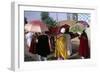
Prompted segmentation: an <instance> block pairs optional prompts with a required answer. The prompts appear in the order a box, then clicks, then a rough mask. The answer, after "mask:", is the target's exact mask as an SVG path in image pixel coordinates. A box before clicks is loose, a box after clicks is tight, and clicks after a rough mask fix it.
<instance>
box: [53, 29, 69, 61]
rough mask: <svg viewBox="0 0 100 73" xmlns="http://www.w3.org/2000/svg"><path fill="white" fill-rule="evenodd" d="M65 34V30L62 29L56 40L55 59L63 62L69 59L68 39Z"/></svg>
mask: <svg viewBox="0 0 100 73" xmlns="http://www.w3.org/2000/svg"><path fill="white" fill-rule="evenodd" d="M64 33H65V28H61V30H60V33H59V34H58V35H57V36H56V38H55V57H56V58H57V59H63V60H65V59H67V58H68V49H67V42H66V40H67V37H66V34H64Z"/></svg>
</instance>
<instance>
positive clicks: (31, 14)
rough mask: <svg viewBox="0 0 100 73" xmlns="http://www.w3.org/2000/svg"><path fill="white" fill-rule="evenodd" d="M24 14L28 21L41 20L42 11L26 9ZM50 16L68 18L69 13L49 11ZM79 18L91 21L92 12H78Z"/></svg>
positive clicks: (61, 18)
mask: <svg viewBox="0 0 100 73" xmlns="http://www.w3.org/2000/svg"><path fill="white" fill-rule="evenodd" d="M24 16H25V17H26V18H27V20H28V21H31V20H41V12H38V11H25V12H24ZM49 16H50V17H52V18H53V19H54V20H56V21H62V20H67V13H64V12H60V13H56V12H49ZM78 20H84V21H86V22H88V23H90V14H87V13H78Z"/></svg>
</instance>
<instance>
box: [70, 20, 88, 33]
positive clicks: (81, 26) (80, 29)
mask: <svg viewBox="0 0 100 73" xmlns="http://www.w3.org/2000/svg"><path fill="white" fill-rule="evenodd" d="M87 27H89V25H88V23H87V22H85V21H78V22H76V24H75V25H73V26H71V27H70V30H69V31H70V32H73V33H77V32H78V33H82V32H83V30H84V29H86V28H87Z"/></svg>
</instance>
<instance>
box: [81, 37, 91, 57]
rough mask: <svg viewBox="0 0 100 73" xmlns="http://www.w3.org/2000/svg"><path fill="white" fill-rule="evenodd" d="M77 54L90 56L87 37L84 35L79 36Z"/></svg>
mask: <svg viewBox="0 0 100 73" xmlns="http://www.w3.org/2000/svg"><path fill="white" fill-rule="evenodd" d="M79 55H80V56H83V57H84V58H90V48H89V46H88V39H87V38H86V37H85V36H81V37H80V46H79Z"/></svg>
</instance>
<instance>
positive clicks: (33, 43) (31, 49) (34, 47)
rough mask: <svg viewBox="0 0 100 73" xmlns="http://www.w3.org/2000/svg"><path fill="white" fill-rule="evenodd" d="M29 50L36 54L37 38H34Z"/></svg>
mask: <svg viewBox="0 0 100 73" xmlns="http://www.w3.org/2000/svg"><path fill="white" fill-rule="evenodd" d="M29 52H30V53H32V54H36V42H35V38H32V41H31V45H30V48H29Z"/></svg>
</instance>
